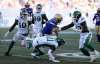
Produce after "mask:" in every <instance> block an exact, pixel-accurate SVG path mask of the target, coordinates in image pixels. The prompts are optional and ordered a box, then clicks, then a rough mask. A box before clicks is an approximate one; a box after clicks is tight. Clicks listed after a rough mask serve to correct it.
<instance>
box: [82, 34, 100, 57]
mask: <svg viewBox="0 0 100 64" xmlns="http://www.w3.org/2000/svg"><path fill="white" fill-rule="evenodd" d="M91 39H92V33H88V34H87V36H86V39H85V43H84V46H85V47H87V48H88V49H90V51H91V52H92V54H95V55H96V56H98V55H99V52H98V51H97V50H95V48H94V47H93V46H92V45H91Z"/></svg>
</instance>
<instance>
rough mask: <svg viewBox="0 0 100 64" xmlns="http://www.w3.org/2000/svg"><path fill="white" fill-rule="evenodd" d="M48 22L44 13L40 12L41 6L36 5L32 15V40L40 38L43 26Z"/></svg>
mask: <svg viewBox="0 0 100 64" xmlns="http://www.w3.org/2000/svg"><path fill="white" fill-rule="evenodd" d="M47 21H48V18H47V16H46V14H45V13H43V12H42V5H41V4H37V5H36V12H35V13H33V22H34V26H33V38H34V37H37V36H42V29H43V24H45V23H46V22H47Z"/></svg>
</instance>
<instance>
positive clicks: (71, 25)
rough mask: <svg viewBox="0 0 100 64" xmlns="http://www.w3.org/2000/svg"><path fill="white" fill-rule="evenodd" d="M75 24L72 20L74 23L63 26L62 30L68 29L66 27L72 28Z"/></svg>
mask: <svg viewBox="0 0 100 64" xmlns="http://www.w3.org/2000/svg"><path fill="white" fill-rule="evenodd" d="M73 26H74V23H73V22H72V23H71V24H69V25H66V26H63V27H62V28H61V30H66V29H68V28H71V27H73Z"/></svg>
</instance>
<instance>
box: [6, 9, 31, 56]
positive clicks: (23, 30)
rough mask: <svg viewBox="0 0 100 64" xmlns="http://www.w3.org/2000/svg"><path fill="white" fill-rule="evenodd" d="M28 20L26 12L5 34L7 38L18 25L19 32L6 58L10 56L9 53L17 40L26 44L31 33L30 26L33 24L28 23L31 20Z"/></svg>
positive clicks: (21, 13)
mask: <svg viewBox="0 0 100 64" xmlns="http://www.w3.org/2000/svg"><path fill="white" fill-rule="evenodd" d="M27 18H28V13H27V11H25V10H24V11H22V12H20V17H18V18H16V19H15V22H14V24H13V25H12V26H11V28H10V29H9V31H8V32H7V33H6V34H5V37H6V36H7V35H8V34H9V32H12V30H13V29H14V28H15V26H16V25H18V31H17V33H16V34H15V35H14V37H13V40H12V41H11V43H10V45H9V48H8V50H7V52H6V53H5V55H6V56H9V53H10V51H11V49H12V48H13V45H14V44H15V42H16V41H17V40H23V41H24V44H25V43H26V37H27V36H28V33H29V25H30V24H31V22H28V21H29V20H28V19H27ZM25 45H26V44H25Z"/></svg>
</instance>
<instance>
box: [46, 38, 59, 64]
mask: <svg viewBox="0 0 100 64" xmlns="http://www.w3.org/2000/svg"><path fill="white" fill-rule="evenodd" d="M47 45H49V47H50V49H49V50H48V57H49V60H50V61H52V62H60V61H59V60H56V59H55V57H54V55H53V53H54V51H55V50H56V48H57V47H58V43H57V40H56V37H55V36H50V37H49V36H48V37H47Z"/></svg>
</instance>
